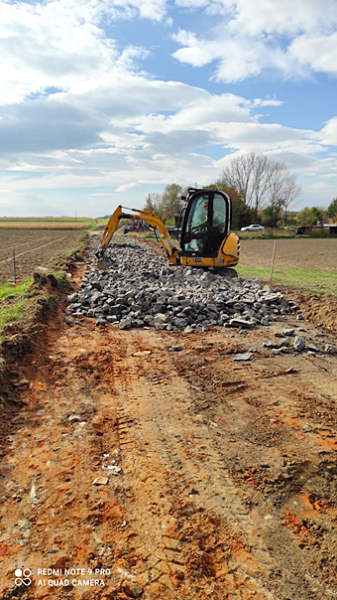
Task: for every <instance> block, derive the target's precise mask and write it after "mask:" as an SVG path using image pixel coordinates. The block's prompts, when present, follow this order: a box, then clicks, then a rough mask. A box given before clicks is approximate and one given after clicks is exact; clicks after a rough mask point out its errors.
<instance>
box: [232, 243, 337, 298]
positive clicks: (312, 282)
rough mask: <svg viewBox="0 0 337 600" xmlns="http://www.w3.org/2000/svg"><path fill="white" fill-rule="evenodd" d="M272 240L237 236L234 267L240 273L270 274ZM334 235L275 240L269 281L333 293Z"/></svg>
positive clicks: (336, 275) (336, 267) (336, 288)
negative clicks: (237, 259) (238, 243)
mask: <svg viewBox="0 0 337 600" xmlns="http://www.w3.org/2000/svg"><path fill="white" fill-rule="evenodd" d="M273 246H274V241H273V240H260V239H255V240H254V239H252V240H241V255H240V262H239V266H238V267H237V271H238V273H239V275H240V276H242V277H253V278H259V279H263V280H267V279H269V277H270V270H271V261H272V253H273ZM336 256H337V239H308V238H307V239H290V240H287V239H279V240H277V247H276V255H275V264H274V272H273V282H274V283H276V284H281V285H285V286H288V287H292V288H295V289H299V290H304V291H307V292H310V293H317V292H318V293H329V294H335V295H337V260H336Z"/></svg>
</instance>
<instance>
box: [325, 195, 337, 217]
mask: <svg viewBox="0 0 337 600" xmlns="http://www.w3.org/2000/svg"><path fill="white" fill-rule="evenodd" d="M327 216H328V217H329V219H331V221H332V222H333V223H336V222H337V198H334V199H333V200H332V202H331V203H330V204H329V206H328V210H327Z"/></svg>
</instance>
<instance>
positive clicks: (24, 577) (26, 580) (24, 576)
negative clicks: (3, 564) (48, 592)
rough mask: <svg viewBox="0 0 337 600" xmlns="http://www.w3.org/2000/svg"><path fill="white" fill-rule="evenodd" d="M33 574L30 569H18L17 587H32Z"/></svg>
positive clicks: (16, 574) (16, 573)
mask: <svg viewBox="0 0 337 600" xmlns="http://www.w3.org/2000/svg"><path fill="white" fill-rule="evenodd" d="M31 574H32V572H31V570H30V569H16V570H15V573H14V575H15V577H16V579H15V585H17V586H20V585H26V586H28V585H31V583H32V580H31V578H30V576H31Z"/></svg>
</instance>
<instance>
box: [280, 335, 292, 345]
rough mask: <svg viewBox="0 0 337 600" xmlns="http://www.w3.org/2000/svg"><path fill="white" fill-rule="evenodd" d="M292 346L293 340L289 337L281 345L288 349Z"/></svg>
mask: <svg viewBox="0 0 337 600" xmlns="http://www.w3.org/2000/svg"><path fill="white" fill-rule="evenodd" d="M290 344H291V338H290V337H287V338H283V340H282V341H281V343H280V346H281V347H286V346H287V347H288V346H290Z"/></svg>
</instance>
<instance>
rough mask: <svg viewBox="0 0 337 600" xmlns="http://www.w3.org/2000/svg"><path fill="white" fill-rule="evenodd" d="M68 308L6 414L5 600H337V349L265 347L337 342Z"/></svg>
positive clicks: (19, 375)
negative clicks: (18, 577) (117, 323)
mask: <svg viewBox="0 0 337 600" xmlns="http://www.w3.org/2000/svg"><path fill="white" fill-rule="evenodd" d="M62 307H64V305H63V303H62V302H60V309H59V312H58V314H57V315H56V316H55V319H54V320H52V321H51V322H50V325H49V328H48V332H47V333H46V334H45V337H44V341H43V343H42V342H41V341H40V342H38V343H36V344H35V352H33V353H32V354H30V355H27V356H26V358H25V359H24V360H23V359H22V360H21V361H20V363H19V364H13V365H12V367H11V372H10V375H11V379H12V382H13V385H14V383H15V382H16V383H18V384H19V383H20V385H17V387H16V389H17V394H16V395H15V396H13V397H12V401H7V402H5V403H4V404H3V407H2V412H3V414H2V428H3V446H2V457H3V463H2V473H1V475H2V476H1V479H0V483H1V488H2V489H1V520H0V530H1V534H0V551H1V557H2V562H1V567H0V597H1V598H2V599H9V598H11V599H13V598H22V599H24V600H25V599H27V600H37V599H38V598H69V599H77V598H82V599H84V600H87V599H89V598H102V599H116V600H127V598H130V597H135V594H136V593H140V591H142V590H143V593H142V596H141V598H143V599H144V600H159V599H160V600H183V599H184V598H186V599H189V600H205V599H207V598H211V599H212V600H226V599H228V600H239V599H240V600H250V599H252V598H256V600H308V599H310V600H322V599H323V598H324V600H326V599H328V598H337V583H336V568H335V565H336V555H337V536H336V532H335V529H336V519H337V485H336V482H337V463H336V449H337V435H336V404H335V403H336V399H337V370H336V366H337V357H335V356H327V357H324V356H317V357H312V356H309V355H308V354H306V353H305V354H302V355H300V356H296V357H295V356H293V355H292V354H290V355H283V356H273V355H271V354H270V351H269V350H266V349H264V348H262V342H263V341H266V340H268V339H269V340H270V339H273V333H274V332H275V331H278V330H280V329H281V328H282V327H284V325H290V326H294V327H296V329H297V330H299V328H302V329H304V330H305V332H303V334H304V335H305V336H306V338H307V340H311V341H312V342H313V343H314V344H315V345H317V346H318V347H319V348H321V347H322V346H323V345H324V343H325V342H329V343H331V342H333V337H332V336H331V334H329V333H328V332H327V331H324V330H321V329H318V328H316V327H315V326H314V325H313V324H311V323H310V322H308V321H305V322H303V321H302V322H300V321H296V320H295V318H294V317H289V318H286V319H284V321H283V322H281V323H277V324H275V325H273V326H272V327H270V328H260V329H259V330H256V331H252V332H246V331H244V332H239V331H232V330H230V329H222V330H221V331H211V332H209V333H207V334H202V333H200V334H199V335H197V334H192V335H186V334H184V333H175V334H172V333H168V332H155V331H153V330H144V331H129V332H128V331H120V330H119V329H116V328H114V327H113V326H111V327H109V328H107V329H98V328H95V326H94V324H93V323H92V322H87V321H85V322H84V321H83V323H81V324H77V325H75V326H74V327H71V328H68V327H67V326H66V325H65V324H64V320H63V317H64V314H63V312H62V310H63V308H62ZM301 310H302V312H304V307H301ZM177 344H179V345H180V346H181V347H182V350H181V352H171V351H169V348H170V346H171V345H177ZM251 347H254V348H256V349H257V350H258V351H257V352H256V353H254V355H253V359H252V360H251V362H249V363H236V362H233V353H236V352H240V351H245V350H248V349H249V348H251ZM104 465H106V466H112V467H113V468H112V469H106V468H103V466H104ZM116 467H117V468H116ZM96 478H106V479H107V482H106V483H105V481H104V479H103V480H101V483H100V484H99V485H94V484H93V482H94V480H95V479H96ZM17 568H21V569H23V568H25V569H30V570H31V571H32V576H31V579H32V584H31V585H30V586H29V587H25V586H23V585H18V584H19V583H20V582H19V581H18V582H17V584H15V575H14V571H15V569H17ZM72 568H73V569H83V570H84V573H85V574H84V575H75V576H74V575H69V576H68V577H67V576H65V575H64V570H65V569H72ZM38 569H59V570H60V572H61V575H60V576H56V575H54V576H51V575H50V576H48V575H47V574H46V575H43V574H40V575H39V574H38ZM95 569H98V570H104V572H103V571H102V572H100V573H98V574H97V575H94V574H90V571H89V570H91V571H93V572H94V571H95ZM107 570H109V571H110V573H109V574H107V573H106V571H107ZM66 579H68V580H69V584H67V582H66V581H65V580H66ZM90 579H91V580H94V581H95V580H96V585H92V586H88V585H86V582H87V581H88V580H90ZM60 580H63V583H65V585H63V586H61V585H56V582H59V583H60ZM79 580H80V581H81V585H78V581H79ZM83 580H87V581H83ZM97 581H99V582H101V581H103V582H104V586H101V585H99V584H98V583H97ZM41 582H42V583H41ZM39 583H40V585H39ZM137 585H138V586H140V587H138V588H137ZM132 594H133V595H132Z"/></svg>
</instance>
